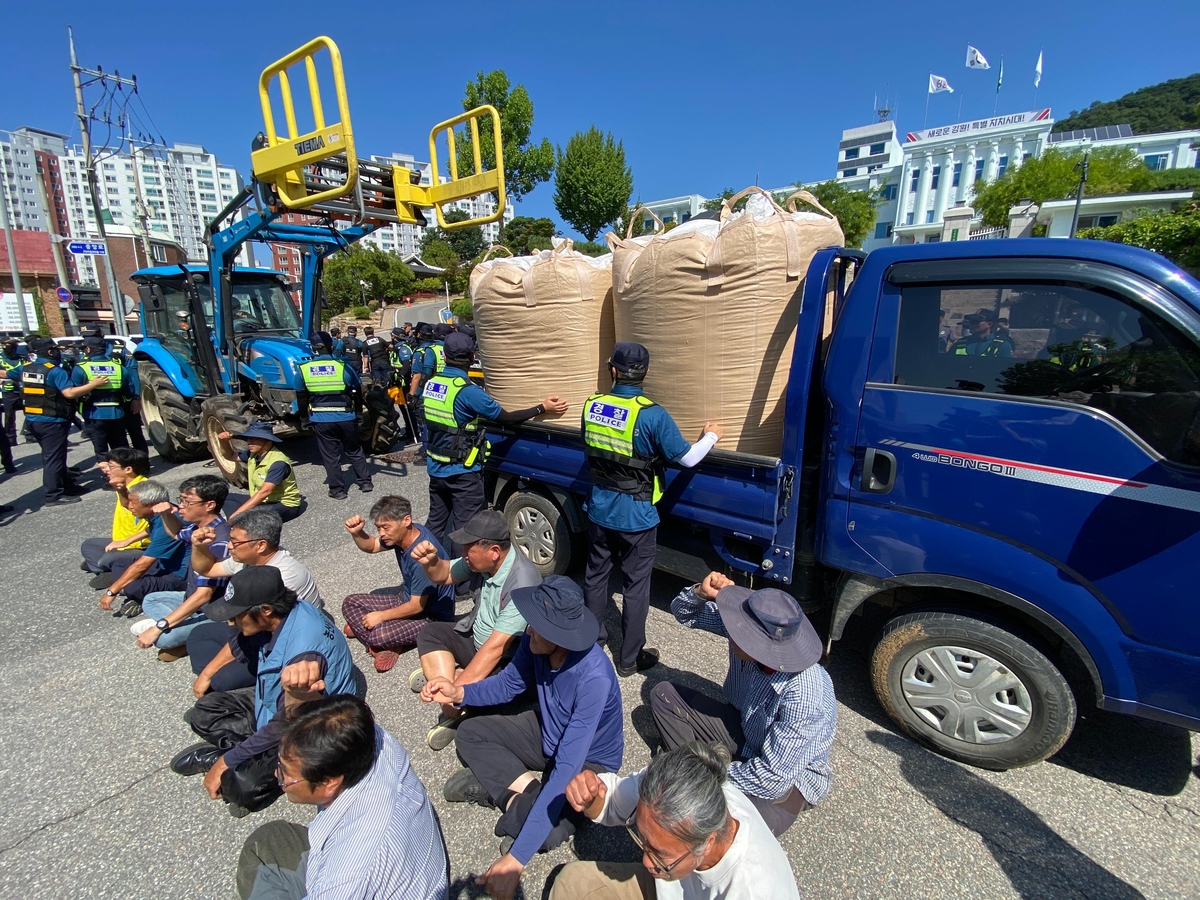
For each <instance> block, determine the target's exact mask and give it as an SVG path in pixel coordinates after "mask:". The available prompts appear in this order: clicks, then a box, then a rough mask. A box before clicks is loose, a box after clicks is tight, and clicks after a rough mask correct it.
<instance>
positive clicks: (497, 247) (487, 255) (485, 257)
mask: <svg viewBox="0 0 1200 900" xmlns="http://www.w3.org/2000/svg"><path fill="white" fill-rule="evenodd" d="M497 250H503V251H504V252H505V253H507V254H508V255H509V256H514V255H515V254H514V253H513V252H512V251H511V250H509V249H508V248H507V247H505V246H504V245H503V244H492V246H491V247H489V248H488V252H487V253H485V254H483V258H482V259H480V260H479V262H477V263H476V264H475V265H480V263H485V262H487V261H488V260H489V259H491V258H492V254H493V253H495V252H496V251H497Z"/></svg>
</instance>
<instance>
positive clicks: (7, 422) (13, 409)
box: [3, 381, 21, 446]
mask: <svg viewBox="0 0 1200 900" xmlns="http://www.w3.org/2000/svg"><path fill="white" fill-rule="evenodd" d="M8 384H10V385H11V384H12V382H11V381H10V382H8ZM3 404H4V433H5V434H7V435H8V442H9V443H10V444H13V445H14V446H15V445H16V443H17V410H18V409H20V408H21V395H20V393H19V392H17V391H15V390H14V391H9V390H5V391H4V397H3Z"/></svg>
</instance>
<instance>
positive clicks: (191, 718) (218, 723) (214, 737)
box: [184, 688, 283, 812]
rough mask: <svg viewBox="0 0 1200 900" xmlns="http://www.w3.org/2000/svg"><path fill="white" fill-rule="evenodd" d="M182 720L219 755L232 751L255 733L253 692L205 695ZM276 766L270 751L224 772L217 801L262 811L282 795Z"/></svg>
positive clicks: (275, 753)
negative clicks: (219, 752)
mask: <svg viewBox="0 0 1200 900" xmlns="http://www.w3.org/2000/svg"><path fill="white" fill-rule="evenodd" d="M184 719H185V720H186V721H187V723H188V725H190V726H191V727H192V731H194V732H195V733H196V735H197V737H199V738H200V739H201V740H204V741H208V742H209V743H210V744H212V745H213V746H214V747H216V748H217V749H218V750H221V751H222V752H224V751H226V750H232V749H233V748H234V747H236V746H237V745H238V744H240V743H241V742H242V741H244V740H245V739H246V738H248V737H250V735H252V734H254V732H255V731H256V730H257V728H256V724H255V719H254V689H253V688H243V689H242V690H237V691H218V692H214V693H211V694H205V695H204V696H203V697H201V698H200V699H199V700H197V701H196V705H195V706H193V707H192V708H191V709H189V710H188V711H187V712H186V713H185V714H184ZM278 765H279V750H278V748H272V749H271V750H268V751H266V752H264V753H259V754H257V755H256V756H252V757H250V758H249V759H248V760H246V761H245V762H243V763H240V764H239V765H237V766H234V767H232V768H229V769H226V770H225V771H224V772H223V773H222V774H221V799H222V800H224V801H225V802H226V803H232V804H236V805H237V806H244V807H245V808H246V809H248V810H250V811H251V812H257V811H258V810H260V809H266V808H267V807H268V806H270V805H271V804H272V803H274V802H275V801H276V800H277V799H278V798H279V796H280V795H281V794H282V793H283V790H282V789H281V788H280V787H279V781H278V780H277V779H276V778H275V769H276V768H277V767H278Z"/></svg>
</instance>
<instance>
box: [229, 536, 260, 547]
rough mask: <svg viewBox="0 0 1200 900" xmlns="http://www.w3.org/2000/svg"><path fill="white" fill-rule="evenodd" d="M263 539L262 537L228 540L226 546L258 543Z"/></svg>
mask: <svg viewBox="0 0 1200 900" xmlns="http://www.w3.org/2000/svg"><path fill="white" fill-rule="evenodd" d="M261 540H262V538H251V539H249V540H245V541H226V542H225V546H226V547H240V546H242V544H257V543H258V542H259V541H261Z"/></svg>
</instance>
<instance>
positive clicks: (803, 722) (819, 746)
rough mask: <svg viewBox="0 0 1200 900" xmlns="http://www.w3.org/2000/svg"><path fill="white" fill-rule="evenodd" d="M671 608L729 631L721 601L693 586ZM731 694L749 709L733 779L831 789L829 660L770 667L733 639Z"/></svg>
mask: <svg viewBox="0 0 1200 900" xmlns="http://www.w3.org/2000/svg"><path fill="white" fill-rule="evenodd" d="M671 613H672V614H673V615H674V616H675V618H676V619H678V620H679V622H680V623H682V624H683V625H686V626H687V627H688V628H700V629H702V630H704V631H710V632H712V633H713V634H718V635H720V636H721V637H723V638H728V637H729V632H727V631H726V630H725V625H724V624H723V623H722V622H721V614H720V612H718V610H717V604H716V603H715V602H713V601H711V600H708V601H705V600H704V599H702V598H701V597H699V596H697V594H696V592H695V590H694V588H686V589H684V590H683V591H681V592H680V593H679V596H678V597H676V598H675V599H674V600H672V601H671ZM724 691H725V699H726V700H728V701H729V702H730V703H731V704H732V705H733V706H734V708H736V709H737V710H738V712H740V713H741V714H742V732H743V733H744V735H745V743H743V745H742V749H741V757H742V758H741V759H739V760H734V761H733V762H732V763H731V764H730V766H729V780H730V781H731V782H733V783H734V784H735V785H737V786H738V787H739V788H741V790H742V791H743V792H744V793H747V794H750V795H752V796H754V797H762V798H763V799H765V800H778V799H780V798H782V797H784V796H785V795H786V794H787V792H788V791H790V790H791V789H792V786H793V785H795V786H796V787H797V788H799V789H800V793H801V794H803V795H804V799H805V800H807V801H808V802H809V803H813V804H815V803H817V802H818V801H819V800H822V799H824V797H825V795H826V794H828V793H829V788H830V786H831V785H832V783H833V770H832V769H831V768H830V765H829V750H830V748H831V747H832V746H833V733H834V729H835V727H836V725H837V701H836V700H835V699H834V695H833V682H832V681H830V680H829V673H828V672H826V671H825V667H824V666H819V665H814V666H809V667H808V668H807V669H805V670H804V671H803V672H793V673H789V672H765V671H763V669H762V667H761V666H759V665H758V664H757V663H753V662H747V661H746V660H744V659H742V658H741V657H739V656H738V655H737V654H736V653H734V652H733V644H732V643H730V645H729V674H728V675H726V676H725V686H724Z"/></svg>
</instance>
